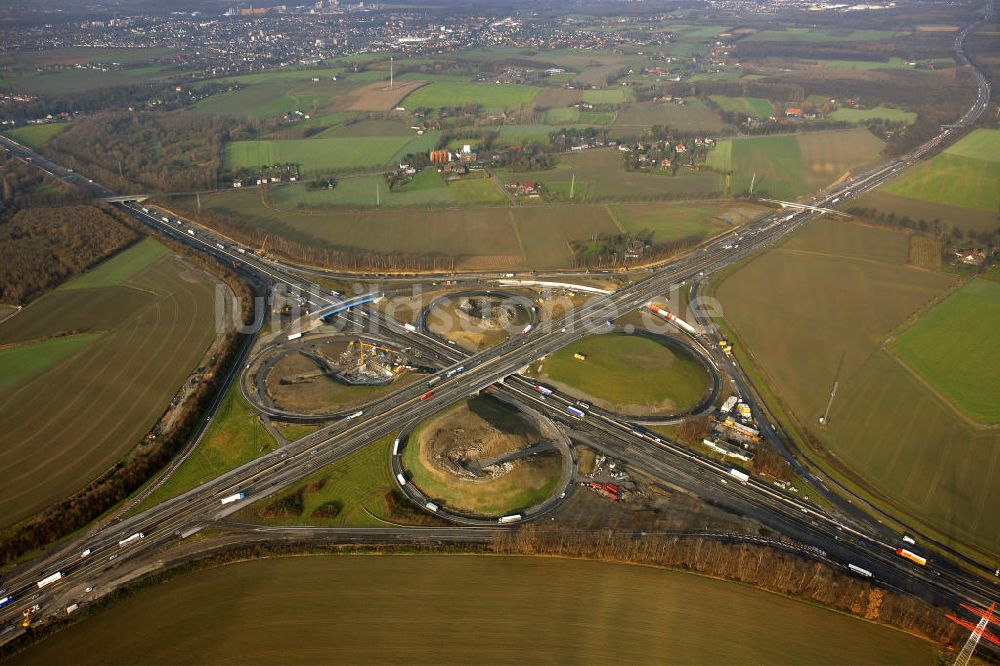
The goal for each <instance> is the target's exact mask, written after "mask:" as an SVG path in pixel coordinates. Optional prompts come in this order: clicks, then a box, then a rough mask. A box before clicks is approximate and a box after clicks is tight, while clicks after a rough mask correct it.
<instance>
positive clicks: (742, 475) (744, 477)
mask: <svg viewBox="0 0 1000 666" xmlns="http://www.w3.org/2000/svg"><path fill="white" fill-rule="evenodd" d="M728 474H729V476H731V477H733V478H734V479H736V480H737V481H739V482H740V483H742V484H743V485H746V484H747V482H748V481H750V475H749V474H747V473H746V472H741V471H740V470H738V469H736V468H735V467H730V468H729V472H728Z"/></svg>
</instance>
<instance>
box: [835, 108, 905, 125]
mask: <svg viewBox="0 0 1000 666" xmlns="http://www.w3.org/2000/svg"><path fill="white" fill-rule="evenodd" d="M830 118H831V119H832V120H844V121H847V122H849V123H860V122H863V121H865V120H871V119H873V118H879V119H881V120H888V121H890V122H904V123H912V122H913V121H915V120H916V119H917V114H915V113H913V112H912V111H903V110H902V109H894V108H891V107H888V106H876V107H875V108H873V109H846V108H845V109H837V110H836V111H834V112H833V113H831V114H830Z"/></svg>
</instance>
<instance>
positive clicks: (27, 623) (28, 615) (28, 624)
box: [21, 604, 38, 629]
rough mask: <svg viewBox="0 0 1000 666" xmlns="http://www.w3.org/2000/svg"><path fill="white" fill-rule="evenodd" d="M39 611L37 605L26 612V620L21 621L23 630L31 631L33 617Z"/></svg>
mask: <svg viewBox="0 0 1000 666" xmlns="http://www.w3.org/2000/svg"><path fill="white" fill-rule="evenodd" d="M37 610H38V605H37V604H36V605H34V606H32V607H31V608H29V609H27V610H26V611H24V619H23V620H21V628H22V629H30V628H31V616H32V614H33V613H34V612H35V611H37Z"/></svg>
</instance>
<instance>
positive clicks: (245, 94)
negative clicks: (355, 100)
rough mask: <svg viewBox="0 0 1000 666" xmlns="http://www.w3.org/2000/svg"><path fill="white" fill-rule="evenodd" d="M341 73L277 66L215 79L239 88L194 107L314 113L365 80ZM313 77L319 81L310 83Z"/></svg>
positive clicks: (254, 113)
mask: <svg viewBox="0 0 1000 666" xmlns="http://www.w3.org/2000/svg"><path fill="white" fill-rule="evenodd" d="M342 74H343V69H341V68H330V69H312V70H286V69H277V70H271V71H267V72H260V73H256V74H243V75H240V76H231V77H225V78H221V79H216V80H215V81H216V82H217V83H221V84H236V85H239V86H240V88H239V89H238V90H231V91H226V92H221V93H217V94H215V95H212V96H211V97H207V98H205V99H203V100H201V101H199V102H197V103H196V104H195V106H194V110H195V111H196V112H197V113H202V114H211V115H231V116H241V117H245V116H249V117H264V116H277V115H280V114H283V113H287V112H290V111H302V112H303V113H307V114H311V115H313V116H316V115H320V114H324V113H327V112H329V111H335V110H337V109H336V108H333V107H336V104H335V102H336V100H338V99H340V98H343V97H344V96H345V95H346V94H347V93H350V92H351V91H353V90H355V89H357V88H359V87H360V86H362V85H363V84H364V83H365V82H364V81H361V80H355V79H353V78H351V77H344V76H343V75H342ZM334 76H337V80H336V81H334V80H333V77H334ZM313 78H317V79H319V81H316V82H314V81H313V80H312V79H313Z"/></svg>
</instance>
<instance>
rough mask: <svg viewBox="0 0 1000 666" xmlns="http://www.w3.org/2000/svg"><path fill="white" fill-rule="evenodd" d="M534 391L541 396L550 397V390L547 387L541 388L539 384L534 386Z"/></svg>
mask: <svg viewBox="0 0 1000 666" xmlns="http://www.w3.org/2000/svg"><path fill="white" fill-rule="evenodd" d="M535 390H536V391H538V392H539V393H541V394H542V395H552V389H550V388H549V387H548V386H542V385H541V384H535Z"/></svg>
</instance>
